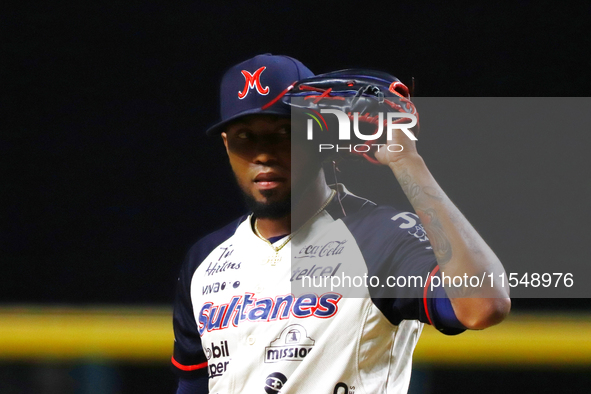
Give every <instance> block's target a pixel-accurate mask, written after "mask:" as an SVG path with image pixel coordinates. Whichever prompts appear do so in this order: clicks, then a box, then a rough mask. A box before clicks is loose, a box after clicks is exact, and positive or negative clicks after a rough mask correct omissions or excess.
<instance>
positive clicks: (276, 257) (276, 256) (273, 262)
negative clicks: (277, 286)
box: [254, 190, 336, 265]
mask: <svg viewBox="0 0 591 394" xmlns="http://www.w3.org/2000/svg"><path fill="white" fill-rule="evenodd" d="M335 194H336V192H335V191H334V190H333V191H332V192H331V193H330V197H328V199H327V200H326V201H325V202H324V204H322V206H321V207H320V209H318V211H316V213H315V214H314V215H312V217H311V218H310V219H308V220H307V221H306V223H304V225H303V226H302V227H300V228H299V229H297V230H296V231H295V232H293V233H292V234H290V235H288V236H287V238H286V239H285V241H283V242H282V243H281V245H279V246H277V247H275V246H273V244H272V243H271V242H269V240H268V239H266V238H265V237H263V236H262V235H261V233H260V232H259V228H258V227H257V220H256V219H255V221H254V233H255V234H256V235H257V237H259V238H260V239H262V240H263V241H265V242H266V243H267V244H268V245H269V246H270V247H271V248H272V249H273V250H274V251H275V253H274V254H273V255H272V256H270V257H269V258H268V259H267V263H271V265H276V264H277V263H278V262H280V261H281V256H279V251H280V250H281V249H283V247H284V246H285V245H287V244H288V243H289V241H291V239H292V238H293V237H294V236H295V235H296V234H297V233H298V231H300V229H301V228H303V227H305V226H306V224H308V222H310V221H311V220H312V219H314V218H315V217H316V215H318V214H319V213H320V212H322V211H324V209H325V208H326V207H327V206H328V204H330V202H331V201H332V199H333V198H334V196H335Z"/></svg>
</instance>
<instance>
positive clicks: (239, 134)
mask: <svg viewBox="0 0 591 394" xmlns="http://www.w3.org/2000/svg"><path fill="white" fill-rule="evenodd" d="M251 137H252V135H251V133H250V132H249V131H247V130H241V131H238V132H237V133H236V138H237V139H239V140H248V139H251Z"/></svg>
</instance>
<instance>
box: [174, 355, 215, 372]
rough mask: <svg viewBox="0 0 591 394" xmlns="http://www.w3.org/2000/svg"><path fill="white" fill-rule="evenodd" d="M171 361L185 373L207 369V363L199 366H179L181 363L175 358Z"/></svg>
mask: <svg viewBox="0 0 591 394" xmlns="http://www.w3.org/2000/svg"><path fill="white" fill-rule="evenodd" d="M170 361H172V364H173V365H174V366H175V367H177V368H178V369H180V370H183V371H195V370H197V369H202V368H207V361H205V362H203V363H201V364H197V365H183V364H179V362H178V361H176V360H175V359H174V356H173V357H171V358H170Z"/></svg>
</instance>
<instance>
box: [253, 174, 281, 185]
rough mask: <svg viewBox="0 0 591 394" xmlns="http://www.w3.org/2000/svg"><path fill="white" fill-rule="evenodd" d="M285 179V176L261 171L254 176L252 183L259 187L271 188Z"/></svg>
mask: <svg viewBox="0 0 591 394" xmlns="http://www.w3.org/2000/svg"><path fill="white" fill-rule="evenodd" d="M285 181H287V178H286V177H283V176H281V175H279V174H277V173H275V172H261V173H259V174H258V175H257V176H256V177H255V178H254V183H255V184H256V185H257V187H258V188H259V189H272V188H275V187H277V186H279V184H280V183H283V182H285Z"/></svg>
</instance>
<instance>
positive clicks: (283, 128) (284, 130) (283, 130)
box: [276, 125, 291, 136]
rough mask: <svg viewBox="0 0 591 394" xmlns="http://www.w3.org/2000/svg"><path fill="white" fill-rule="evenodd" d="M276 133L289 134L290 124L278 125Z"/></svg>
mask: <svg viewBox="0 0 591 394" xmlns="http://www.w3.org/2000/svg"><path fill="white" fill-rule="evenodd" d="M276 133H277V134H279V135H281V136H290V135H291V125H283V126H281V127H279V128H278V129H277V131H276Z"/></svg>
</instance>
